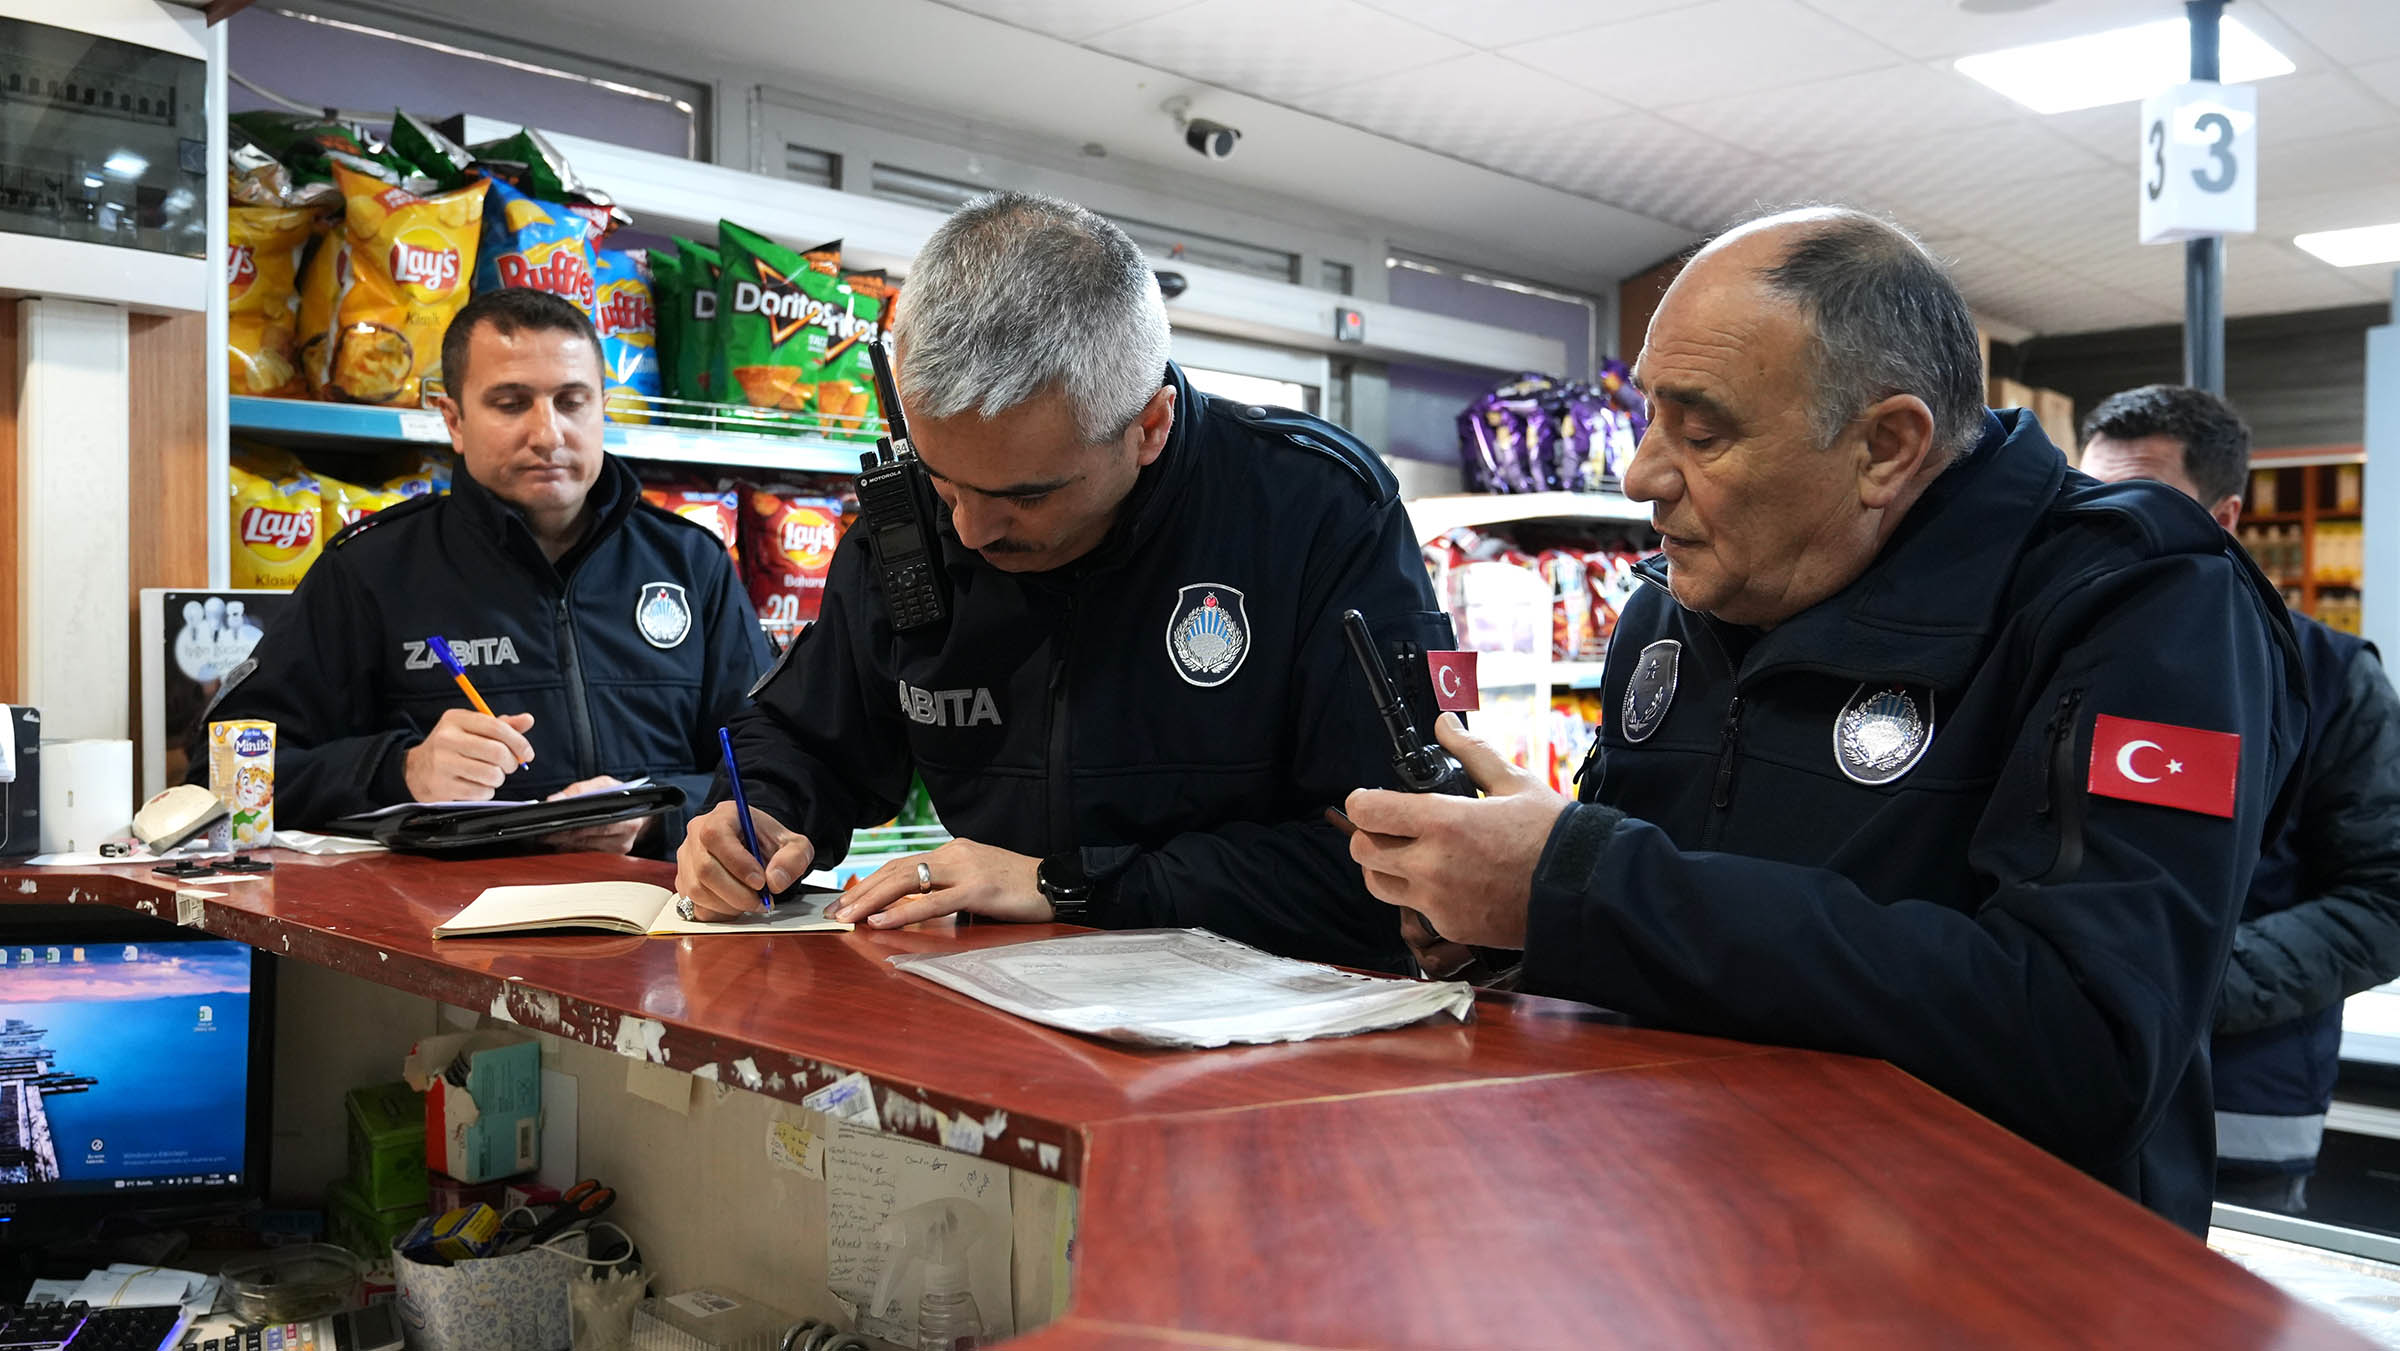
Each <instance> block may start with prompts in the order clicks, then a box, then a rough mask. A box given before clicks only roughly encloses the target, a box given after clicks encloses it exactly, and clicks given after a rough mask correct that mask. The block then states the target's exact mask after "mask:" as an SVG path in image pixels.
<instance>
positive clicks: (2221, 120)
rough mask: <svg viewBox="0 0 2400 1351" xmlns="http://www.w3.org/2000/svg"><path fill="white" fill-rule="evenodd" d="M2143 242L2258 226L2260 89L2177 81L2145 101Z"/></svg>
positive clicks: (2239, 231) (2236, 232)
mask: <svg viewBox="0 0 2400 1351" xmlns="http://www.w3.org/2000/svg"><path fill="white" fill-rule="evenodd" d="M2141 154H2142V177H2141V184H2142V186H2141V204H2142V207H2141V210H2142V233H2141V237H2142V242H2143V243H2145V244H2163V243H2167V242H2169V241H2171V240H2178V239H2196V238H2199V237H2200V236H2202V235H2246V234H2249V233H2251V232H2252V231H2254V230H2256V229H2257V228H2258V91H2257V90H2256V89H2254V88H2252V87H2251V86H2249V85H2238V84H2237V85H2222V84H2211V83H2207V82H2205V81H2200V82H2194V83H2191V84H2179V85H2176V86H2175V87H2174V88H2172V89H2166V90H2162V91H2160V92H2159V93H2156V94H2153V95H2151V96H2150V97H2149V98H2148V99H2145V100H2144V101H2143V103H2142V150H2141Z"/></svg>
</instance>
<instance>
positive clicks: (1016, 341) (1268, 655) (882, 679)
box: [677, 194, 1450, 969]
mask: <svg viewBox="0 0 2400 1351" xmlns="http://www.w3.org/2000/svg"><path fill="white" fill-rule="evenodd" d="M899 303H900V311H899V316H898V323H897V331H896V334H895V339H896V346H897V358H898V373H899V384H900V394H901V405H902V408H903V410H904V412H905V413H906V417H907V422H908V430H909V433H910V436H911V439H912V440H913V441H914V443H915V447H916V450H917V451H918V453H919V454H920V455H921V456H922V459H923V465H924V469H925V471H926V472H927V473H929V474H930V475H931V479H932V488H933V491H934V492H935V493H936V494H938V497H939V501H940V507H941V509H940V510H937V511H936V512H934V513H933V517H934V519H933V521H932V524H933V527H934V533H935V535H936V536H938V538H937V539H936V540H935V546H936V547H937V548H938V549H939V551H940V555H941V559H942V561H943V564H944V566H945V567H946V568H947V570H948V573H949V576H950V579H951V583H952V585H953V588H954V594H953V596H952V605H951V613H950V617H949V619H948V620H947V621H946V622H944V623H941V624H938V625H932V626H927V627H911V628H907V629H905V630H904V629H900V628H897V627H895V624H894V622H893V616H892V613H891V605H890V598H889V597H888V596H887V594H886V587H885V581H884V578H883V575H882V573H881V570H880V568H879V553H878V548H877V546H876V545H875V544H874V543H873V540H872V537H873V536H876V535H877V534H879V533H880V532H879V531H876V530H873V529H869V528H861V529H856V530H853V531H851V532H850V533H849V534H848V535H847V536H846V537H845V538H844V539H843V540H842V543H841V546H840V548H839V549H838V550H837V551H836V553H835V555H834V561H833V570H832V574H831V576H830V578H829V579H828V581H827V583H826V590H825V600H824V610H823V614H822V617H821V618H819V619H818V621H817V622H816V624H814V625H813V626H811V627H810V628H809V629H808V630H807V631H806V632H805V633H803V634H802V635H801V636H800V638H799V640H798V641H796V642H795V643H794V644H793V645H792V647H791V649H790V650H789V652H787V654H786V655H785V657H784V660H783V663H782V664H781V665H780V666H779V667H778V669H777V670H776V671H775V673H774V674H772V675H770V676H769V677H768V678H767V680H766V681H765V682H764V683H763V684H762V685H761V686H760V688H759V690H758V692H757V695H756V700H755V705H754V707H753V708H751V709H750V710H749V711H748V712H746V713H744V714H743V715H742V716H741V717H740V718H739V719H738V720H737V721H736V722H735V724H734V740H735V744H736V749H737V751H738V752H739V758H740V764H741V771H742V776H743V778H744V780H745V781H746V786H747V789H748V793H749V800H750V805H751V808H752V815H753V818H754V821H755V822H756V824H757V827H758V833H759V836H760V844H761V847H762V848H763V849H764V850H766V851H767V853H768V855H769V857H768V859H767V861H766V865H765V866H764V867H763V868H762V867H761V866H760V863H759V862H758V861H757V860H754V859H753V858H752V857H751V855H750V853H749V851H748V850H747V849H746V848H745V847H744V845H743V843H742V840H741V837H740V834H739V832H738V831H737V830H736V829H735V822H734V817H733V810H734V809H733V807H732V805H731V804H730V803H725V802H720V803H718V804H717V805H716V806H715V807H714V808H713V809H712V810H710V811H709V812H708V813H707V814H706V815H705V816H703V817H701V818H700V819H699V820H697V821H695V822H694V823H693V825H692V829H691V833H690V835H689V836H688V837H687V839H686V840H685V842H684V846H683V849H682V852H681V853H680V855H679V856H678V858H677V863H678V869H677V886H678V888H679V889H680V890H681V891H682V892H683V894H684V895H685V896H686V897H688V898H690V899H691V900H692V901H693V902H694V904H695V905H696V907H697V909H698V911H699V912H700V913H701V914H702V915H703V916H707V915H732V914H738V913H741V912H742V911H744V910H751V911H755V910H756V909H757V908H758V905H759V901H758V888H759V886H760V885H761V884H762V883H763V884H764V885H766V886H768V887H770V888H772V889H775V890H781V889H783V888H785V887H787V886H789V885H790V884H791V883H792V882H794V881H796V880H797V879H798V878H799V877H801V876H802V875H803V874H804V873H806V872H807V871H808V870H809V869H810V868H811V867H812V866H814V867H825V866H828V865H830V864H831V863H833V862H835V861H837V860H838V859H840V858H841V856H842V854H843V852H844V851H845V849H846V848H847V846H848V842H849V837H850V833H851V831H853V830H854V829H856V828H858V827H861V826H867V825H873V824H875V823H877V822H880V821H883V820H887V819H889V818H890V817H891V815H892V813H893V811H894V809H895V808H896V807H897V806H898V804H899V802H900V800H901V796H902V794H903V793H904V792H905V791H906V790H907V788H908V783H909V774H910V771H911V770H912V769H914V770H915V771H916V772H917V773H919V774H921V775H922V776H923V778H924V780H925V784H926V787H927V788H928V790H929V791H930V792H931V794H932V798H933V804H934V807H935V809H936V810H937V811H938V812H939V814H940V816H941V819H942V823H943V824H944V825H945V826H946V827H948V828H949V830H950V831H951V833H952V834H953V835H955V836H956V837H957V838H956V840H955V841H954V842H952V843H950V844H947V845H944V846H943V847H941V848H940V849H937V850H934V851H932V852H931V853H929V854H925V855H921V856H917V857H913V858H909V859H906V860H903V861H901V862H899V863H897V864H894V865H891V866H888V867H886V868H884V869H883V870H882V871H880V872H878V873H877V874H875V875H874V876H872V877H870V878H868V879H867V880H866V881H865V882H864V883H862V884H861V885H860V886H859V887H857V888H856V889H854V890H853V892H852V893H851V894H850V895H849V896H847V897H845V898H843V900H842V902H841V903H840V908H839V911H838V913H839V916H840V917H841V918H845V919H851V920H855V921H859V922H863V923H867V924H871V925H875V926H878V927H884V926H890V925H895V924H905V923H911V922H914V921H918V920H923V919H930V918H933V917H935V916H938V915H946V914H950V913H953V912H957V911H966V912H970V913H973V914H977V915H982V916H986V917H990V918H998V919H1013V920H1047V919H1052V918H1058V919H1067V920H1073V921H1076V922H1080V923H1085V924H1091V925H1096V926H1101V927H1112V928H1129V927H1143V926H1166V925H1195V926H1200V927H1205V928H1208V929H1212V930H1215V931H1216V932H1218V933H1221V934H1224V935H1226V936H1228V937H1232V938H1236V939H1241V940H1244V941H1247V942H1250V943H1253V944H1256V945H1258V946H1261V947H1264V948H1267V949H1269V950H1272V951H1276V952H1280V953H1285V954H1288V955H1293V956H1300V957H1311V958H1321V959H1326V960H1332V961H1341V962H1349V963H1355V964H1358V965H1362V966H1372V967H1382V968H1386V969H1399V968H1401V967H1402V966H1403V965H1404V964H1405V962H1406V960H1407V957H1406V950H1405V948H1404V946H1403V943H1402V940H1401V937H1400V930H1399V926H1398V925H1397V923H1396V922H1395V920H1394V917H1393V915H1392V913H1391V912H1390V911H1389V910H1388V909H1386V908H1384V907H1382V906H1379V905H1377V904H1376V903H1375V901H1374V899H1373V898H1372V897H1370V896H1369V895H1368V894H1367V892H1366V889H1365V887H1364V886H1363V885H1361V883H1360V881H1359V877H1358V873H1357V870H1356V869H1355V868H1353V867H1351V866H1350V865H1349V861H1348V859H1347V857H1346V856H1345V854H1344V852H1343V842H1342V838H1341V836H1340V835H1339V833H1337V832H1336V831H1335V830H1334V828H1333V827H1332V826H1330V825H1328V824H1327V823H1326V822H1325V821H1324V819H1323V809H1324V808H1325V807H1326V806H1327V805H1328V804H1331V803H1334V802H1338V801H1340V799H1341V797H1342V796H1343V794H1345V793H1346V792H1348V791H1349V790H1350V789H1351V788H1352V787H1354V786H1356V785H1358V784H1361V783H1386V782H1390V781H1391V780H1390V777H1389V770H1388V769H1387V768H1386V765H1385V762H1386V759H1387V758H1388V756H1389V751H1388V749H1386V748H1385V743H1384V742H1383V740H1382V737H1381V733H1380V731H1379V727H1378V724H1377V722H1376V718H1375V707H1374V705H1373V703H1372V702H1371V701H1370V698H1369V695H1368V691H1367V690H1366V688H1365V686H1364V684H1363V682H1362V681H1361V679H1360V677H1359V675H1358V673H1357V671H1356V669H1355V668H1354V667H1353V666H1352V665H1351V664H1350V661H1349V658H1348V656H1347V654H1346V649H1345V647H1344V644H1343V638H1342V631H1341V615H1342V612H1343V611H1345V610H1348V609H1357V610H1359V611H1361V612H1363V613H1364V614H1365V615H1366V617H1367V618H1368V620H1369V621H1370V623H1371V626H1372V627H1373V629H1374V631H1375V633H1376V636H1377V638H1378V639H1379V640H1380V642H1381V643H1382V645H1383V646H1384V649H1385V651H1386V652H1387V653H1388V654H1390V655H1392V656H1393V657H1395V658H1397V657H1399V656H1400V655H1402V650H1403V649H1406V650H1407V651H1408V652H1413V653H1422V652H1424V651H1426V650H1429V649H1438V648H1444V647H1447V646H1449V638H1450V628H1449V622H1448V620H1447V618H1446V617H1445V616H1443V615H1442V614H1440V613H1439V612H1438V611H1437V610H1436V608H1435V605H1434V600H1433V594H1432V588H1431V586H1430V584H1429V583H1428V581H1427V579H1426V575H1425V568H1424V565H1423V563H1422V562H1421V561H1420V559H1419V554H1418V546H1417V541H1416V539H1415V538H1414V536H1413V534H1412V532H1411V531H1410V529H1409V524H1408V518H1407V514H1406V512H1405V511H1404V510H1403V509H1402V507H1401V505H1400V501H1399V494H1398V490H1397V485H1396V484H1395V483H1394V481H1393V479H1392V477H1391V475H1390V473H1389V472H1388V471H1387V470H1386V469H1385V468H1384V467H1383V465H1382V464H1381V462H1380V461H1379V460H1377V458H1376V457H1375V456H1374V454H1373V453H1372V452H1370V451H1368V450H1367V449H1366V448H1365V447H1364V446H1362V445H1360V444H1359V443H1358V442H1357V441H1355V440H1354V439H1352V438H1351V437H1350V436H1348V435H1347V434H1346V433H1344V432H1342V431H1341V430H1340V429H1339V428H1336V427H1334V426H1331V425H1330V424H1328V423H1325V422H1323V421H1320V420H1318V419H1316V418H1313V417H1310V416H1308V415H1306V414H1304V413H1296V412H1290V411H1288V410H1283V409H1267V408H1261V407H1256V406H1249V405H1243V404H1237V403H1233V402H1230V401H1227V400H1224V399H1219V398H1210V397H1206V396H1203V395H1200V394H1198V393H1197V392H1196V391H1194V390H1193V388H1192V387H1191V385H1190V384H1189V383H1188V382H1187V381H1186V380H1185V379H1184V377H1183V373H1182V372H1181V371H1180V370H1178V369H1176V368H1175V366H1174V365H1173V364H1172V363H1170V362H1169V361H1168V360H1167V348H1168V335H1167V318H1166V309H1165V305H1164V302H1163V300H1162V299H1161V297H1160V295H1159V290H1158V284H1157V281H1156V279H1155V278H1154V276H1153V275H1152V273H1151V271H1150V267H1149V265H1148V263H1147V262H1146V261H1145V260H1144V259H1143V257H1142V254H1141V251H1140V250H1139V248H1137V247H1136V246H1135V244H1134V243H1133V241H1132V240H1131V239H1129V238H1128V237H1126V235H1125V233H1124V232H1123V231H1122V230H1120V229H1118V228H1117V227H1116V226H1114V225H1112V224H1110V223H1109V222H1107V221H1105V220H1103V219H1101V218H1100V217H1098V216H1096V215H1093V214H1092V213H1090V212H1088V211H1085V210H1083V209H1082V208H1080V207H1076V206H1072V205H1070V204H1068V203H1065V202H1060V201H1055V200H1052V199H1049V198H1043V197H1035V196H1028V195H1023V194H999V195H996V196H993V197H988V198H984V199H981V200H978V201H976V202H974V203H971V204H969V205H968V206H967V207H966V208H964V209H963V210H961V211H960V212H959V213H958V214H957V215H955V216H953V217H951V219H950V220H949V221H948V222H947V223H946V224H944V225H943V226H942V228H941V229H940V230H939V231H937V232H936V233H935V235H934V237H933V239H932V240H931V241H930V242H929V243H928V244H927V245H926V247H925V249H924V251H923V252H922V253H920V254H919V255H918V258H917V260H916V263H915V265H914V266H913V267H912V268H911V269H910V271H909V275H908V284H907V287H906V288H905V289H904V290H903V291H902V293H901V299H900V302H899ZM1399 664H1401V663H1399V662H1398V661H1395V665H1399ZM1414 669H1416V670H1417V671H1422V670H1423V669H1424V662H1423V660H1422V658H1421V656H1420V657H1418V658H1417V659H1416V662H1415V668H1414Z"/></svg>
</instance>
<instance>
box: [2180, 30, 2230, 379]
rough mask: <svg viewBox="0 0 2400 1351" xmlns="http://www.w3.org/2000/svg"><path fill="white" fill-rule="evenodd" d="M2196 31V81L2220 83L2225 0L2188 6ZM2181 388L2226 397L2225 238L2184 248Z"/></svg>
mask: <svg viewBox="0 0 2400 1351" xmlns="http://www.w3.org/2000/svg"><path fill="white" fill-rule="evenodd" d="M2183 10H2184V15H2185V17H2186V19H2187V20H2188V21H2189V22H2190V24H2191V29H2192V78H2193V79H2194V80H2211V81H2213V80H2215V79H2216V78H2217V70H2218V67H2217V19H2218V16H2220V15H2221V14H2223V13H2224V10H2225V0H2184V5H2183ZM2183 382H2184V383H2185V384H2187V385H2190V386H2192V387H2194V388H2195V389H2205V390H2207V391H2208V392H2209V393H2211V394H2216V395H2220V396H2221V395H2223V394H2224V393H2225V238H2224V236H2222V235H2208V236H2206V237H2204V238H2200V239H2193V240H2187V241H2186V242H2185V243H2184V246H2183Z"/></svg>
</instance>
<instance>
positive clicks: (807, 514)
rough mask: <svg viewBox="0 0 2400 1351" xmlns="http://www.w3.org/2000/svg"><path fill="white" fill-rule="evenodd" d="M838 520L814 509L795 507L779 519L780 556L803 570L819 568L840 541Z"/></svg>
mask: <svg viewBox="0 0 2400 1351" xmlns="http://www.w3.org/2000/svg"><path fill="white" fill-rule="evenodd" d="M841 538H842V529H841V518H839V517H837V516H831V515H828V514H827V513H826V512H824V511H823V510H821V509H819V508H816V507H796V508H794V509H793V510H792V512H791V514H789V515H787V516H785V517H784V518H783V537H782V539H781V540H780V541H779V543H780V544H781V546H782V549H783V555H784V557H786V558H789V559H790V560H792V562H793V563H795V564H797V565H799V566H800V567H803V568H811V569H822V568H823V567H824V566H825V564H826V560H828V559H830V558H832V557H833V548H834V546H835V545H836V544H839V543H840V542H841Z"/></svg>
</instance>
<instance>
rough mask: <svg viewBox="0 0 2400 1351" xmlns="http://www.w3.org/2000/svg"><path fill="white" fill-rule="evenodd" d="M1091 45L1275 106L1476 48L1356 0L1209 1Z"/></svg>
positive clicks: (1111, 34) (1117, 31)
mask: <svg viewBox="0 0 2400 1351" xmlns="http://www.w3.org/2000/svg"><path fill="white" fill-rule="evenodd" d="M1262 34H1269V35H1272V37H1271V39H1270V40H1262V38H1261V35H1262ZM1085 45H1086V46H1089V47H1092V48H1094V49H1096V50H1098V51H1103V52H1107V53H1109V54H1111V55H1113V56H1121V57H1124V58H1125V59H1127V60H1129V61H1139V62H1141V63H1142V64H1143V65H1146V66H1155V67H1157V68H1158V69H1160V70H1168V71H1173V72H1175V73H1176V74H1179V75H1185V76H1189V77H1191V78H1192V79H1195V80H1203V81H1206V82H1208V83H1210V84H1214V85H1221V86H1223V87H1224V88H1227V89H1232V90H1237V91H1239V92H1241V93H1244V94H1250V95H1253V96H1255V97H1258V98H1262V99H1270V100H1273V101H1275V102H1278V103H1289V102H1292V101H1294V100H1296V99H1298V98H1300V97H1301V96H1303V95H1305V94H1309V93H1313V92H1315V91H1317V90H1320V89H1331V88H1334V87H1337V86H1340V85H1345V84H1352V83H1355V82H1357V81H1359V80H1363V79H1368V78H1371V77H1373V76H1376V75H1383V74H1387V73H1389V72H1392V71H1396V70H1407V69H1410V68H1413V67H1416V66H1427V65H1431V64H1433V63H1434V62H1436V61H1441V60H1445V59H1448V58H1452V57H1458V56H1464V55H1466V54H1468V52H1469V51H1471V50H1472V49H1471V48H1469V47H1467V46H1466V45H1465V44H1463V43H1460V42H1457V41H1455V40H1453V39H1451V38H1446V37H1443V36H1441V35H1440V34H1437V33H1433V32H1430V31H1428V30H1426V29H1423V28H1420V27H1418V26H1417V25H1415V24H1413V23H1409V22H1407V21H1405V20H1401V19H1395V18H1393V17H1392V16H1391V15H1389V14H1385V13H1383V12H1381V11H1379V10H1373V9H1369V8H1367V7H1366V6H1365V5H1363V4H1360V3H1358V0H1204V3H1202V4H1198V5H1194V6H1192V7H1190V8H1187V9H1179V10H1175V11H1173V12H1172V13H1168V14H1162V15H1159V16H1157V17H1155V18H1150V19H1144V20H1142V21H1140V22H1138V23H1132V24H1128V25H1126V26H1125V27H1122V28H1116V29H1111V30H1110V31H1108V32H1106V33H1103V34H1101V35H1100V36H1098V37H1096V38H1094V39H1092V40H1091V41H1090V42H1088V43H1086V44H1085Z"/></svg>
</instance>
